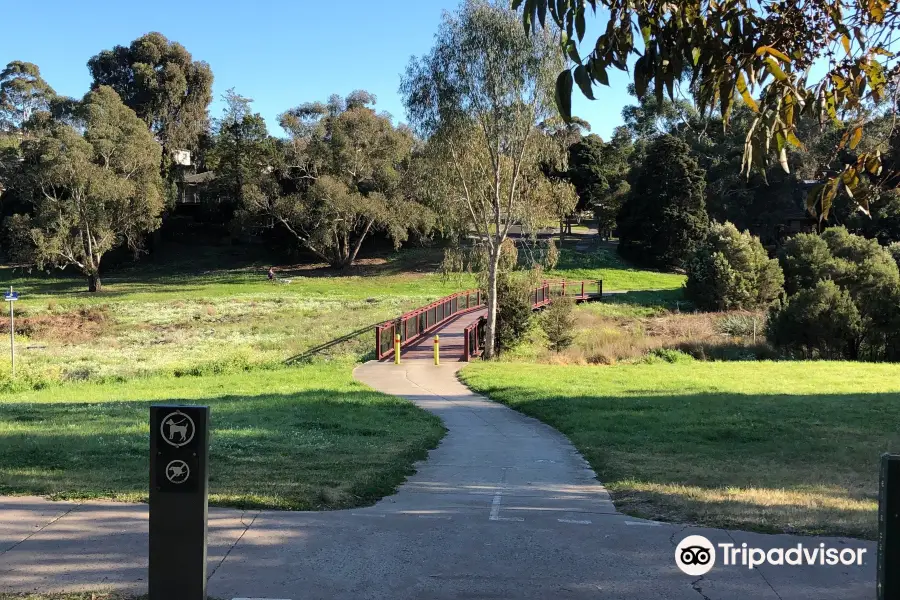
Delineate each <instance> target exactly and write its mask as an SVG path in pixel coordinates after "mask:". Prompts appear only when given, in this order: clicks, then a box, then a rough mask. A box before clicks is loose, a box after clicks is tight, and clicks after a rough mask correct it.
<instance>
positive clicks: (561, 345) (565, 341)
mask: <svg viewBox="0 0 900 600" xmlns="http://www.w3.org/2000/svg"><path fill="white" fill-rule="evenodd" d="M541 328H542V329H543V330H544V333H546V334H547V340H548V341H549V342H550V344H549V345H550V349H551V350H553V351H554V352H561V351H563V350H565V349H566V348H568V347H569V346H571V345H572V342H574V341H575V302H574V301H573V300H572V299H571V298H567V297H561V298H557V299H555V300H554V301H553V302H552V303H551V304H550V306H548V307H547V308H546V309H544V314H542V315H541Z"/></svg>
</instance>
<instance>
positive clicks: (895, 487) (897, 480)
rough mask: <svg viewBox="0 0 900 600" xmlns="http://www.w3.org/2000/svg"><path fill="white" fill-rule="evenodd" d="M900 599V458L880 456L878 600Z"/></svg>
mask: <svg viewBox="0 0 900 600" xmlns="http://www.w3.org/2000/svg"><path fill="white" fill-rule="evenodd" d="M897 598H900V455H898V454H882V455H881V480H880V485H879V487H878V600H896V599H897Z"/></svg>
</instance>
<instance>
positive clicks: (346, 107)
mask: <svg viewBox="0 0 900 600" xmlns="http://www.w3.org/2000/svg"><path fill="white" fill-rule="evenodd" d="M374 103H375V97H374V96H372V95H371V94H369V93H367V92H363V91H357V92H353V93H352V94H350V95H349V96H347V97H346V98H340V97H339V96H332V97H331V98H330V99H329V101H328V102H327V103H320V102H314V103H307V104H302V105H300V106H298V107H296V108H293V109H291V110H289V111H287V112H286V113H284V114H282V115H281V117H280V121H281V125H282V127H283V128H284V129H285V130H286V131H287V132H288V134H289V136H290V139H289V141H288V142H287V144H286V146H287V147H286V150H285V153H284V154H285V155H284V163H283V165H282V167H281V170H282V178H281V179H282V181H280V182H279V186H278V187H279V189H278V190H271V189H269V190H266V189H262V188H256V189H254V190H252V192H253V193H246V192H245V194H244V216H249V217H255V218H257V219H259V217H263V218H264V219H265V220H266V221H267V222H269V223H272V224H273V225H277V226H279V227H281V228H283V229H284V230H285V231H287V232H288V233H289V234H291V235H292V236H294V238H295V239H296V240H297V241H298V242H299V243H300V244H301V245H302V246H303V247H304V248H306V249H307V250H309V251H310V252H312V253H313V254H315V255H316V256H318V257H319V258H321V259H322V260H324V261H326V262H328V263H329V264H330V265H331V266H333V267H337V268H344V267H348V266H350V265H351V264H353V261H354V260H356V257H357V255H358V254H359V251H360V248H361V247H362V245H363V242H365V240H366V239H368V237H369V236H370V235H371V234H372V233H373V232H375V231H381V232H383V233H385V234H386V235H387V236H388V237H389V238H390V239H391V240H392V241H393V242H394V244H395V246H396V247H399V245H400V244H401V243H402V242H403V241H405V240H406V239H407V237H408V235H409V231H410V229H422V230H427V229H429V228H430V227H431V213H430V211H428V210H427V209H425V207H423V206H421V205H419V204H417V203H416V202H415V201H414V200H413V199H412V198H411V197H410V195H409V194H408V193H407V187H406V185H405V181H406V172H407V170H408V169H409V160H410V151H411V148H412V146H413V144H414V139H413V136H412V135H411V133H410V132H409V131H408V130H406V129H404V128H397V127H394V125H393V124H392V123H391V119H390V116H389V115H386V114H379V113H376V112H375V110H374V109H372V108H371V105H372V104H374Z"/></svg>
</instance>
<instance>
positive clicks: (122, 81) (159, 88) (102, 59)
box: [88, 32, 213, 152]
mask: <svg viewBox="0 0 900 600" xmlns="http://www.w3.org/2000/svg"><path fill="white" fill-rule="evenodd" d="M88 69H89V70H90V72H91V76H92V77H93V80H94V81H93V87H95V88H96V87H97V86H103V85H107V86H110V87H111V88H113V89H114V90H115V91H116V92H117V93H118V94H119V96H120V97H121V98H122V101H123V102H124V103H125V105H126V106H128V107H130V108H131V109H132V110H134V112H135V113H137V115H138V117H140V118H141V119H142V120H143V121H144V122H145V123H146V124H147V126H149V127H150V128H151V129H152V130H153V132H154V133H155V134H156V135H157V137H158V139H159V140H160V143H161V144H162V146H163V148H164V149H165V150H166V151H167V152H168V151H171V150H177V149H188V150H192V149H196V148H197V144H198V140H199V138H200V136H201V135H202V134H203V133H204V132H205V131H206V129H207V126H208V122H207V121H208V119H207V114H206V109H207V107H208V106H209V103H210V102H211V101H212V82H213V74H212V70H211V69H210V68H209V65H207V64H206V63H205V62H202V61H195V60H194V59H193V57H192V56H191V54H190V52H188V51H187V50H186V49H185V48H184V46H182V45H181V44H179V43H178V42H173V41H170V40H168V39H167V38H166V37H165V36H164V35H162V34H161V33H156V32H153V33H148V34H146V35H142V36H141V37H139V38H137V39H136V40H134V41H133V42H131V44H130V45H129V46H127V47H126V46H115V47H114V48H113V49H112V50H103V51H102V52H100V53H99V54H97V55H96V56H94V57H92V58H91V59H90V60H89V61H88Z"/></svg>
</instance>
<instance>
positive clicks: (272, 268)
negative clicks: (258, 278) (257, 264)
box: [267, 267, 275, 281]
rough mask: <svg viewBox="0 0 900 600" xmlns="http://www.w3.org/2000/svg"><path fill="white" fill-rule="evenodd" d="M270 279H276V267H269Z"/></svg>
mask: <svg viewBox="0 0 900 600" xmlns="http://www.w3.org/2000/svg"><path fill="white" fill-rule="evenodd" d="M267 277H268V278H269V281H275V267H269V274H268V275H267Z"/></svg>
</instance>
